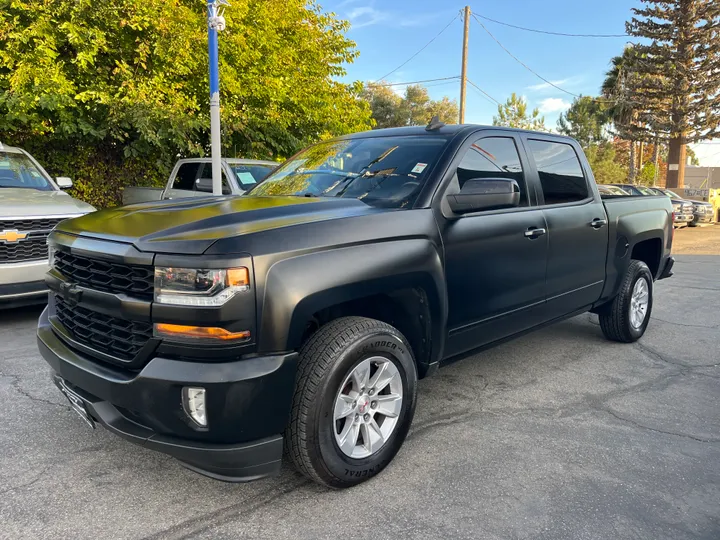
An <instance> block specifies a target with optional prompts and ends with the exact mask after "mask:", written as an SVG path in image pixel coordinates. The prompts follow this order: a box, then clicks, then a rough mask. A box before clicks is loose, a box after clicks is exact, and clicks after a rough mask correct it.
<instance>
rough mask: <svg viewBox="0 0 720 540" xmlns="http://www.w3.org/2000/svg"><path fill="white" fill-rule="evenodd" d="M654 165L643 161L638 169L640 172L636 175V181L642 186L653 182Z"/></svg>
mask: <svg viewBox="0 0 720 540" xmlns="http://www.w3.org/2000/svg"><path fill="white" fill-rule="evenodd" d="M655 174H656V170H655V165H654V164H652V163H649V162H648V163H645V164H644V165H643V166H642V168H641V169H640V174H638V176H637V183H638V184H642V185H644V186H652V185H653V184H654V183H655Z"/></svg>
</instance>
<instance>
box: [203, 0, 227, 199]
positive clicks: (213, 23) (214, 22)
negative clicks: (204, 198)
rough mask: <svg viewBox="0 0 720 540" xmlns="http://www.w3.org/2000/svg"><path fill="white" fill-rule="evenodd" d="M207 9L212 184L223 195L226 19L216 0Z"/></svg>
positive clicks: (215, 191) (217, 193) (216, 192)
mask: <svg viewBox="0 0 720 540" xmlns="http://www.w3.org/2000/svg"><path fill="white" fill-rule="evenodd" d="M223 3H225V2H223ZM207 10H208V59H209V60H210V149H211V156H212V186H213V195H222V165H221V160H222V157H221V146H220V74H219V69H218V68H219V66H218V63H219V61H218V30H222V29H224V28H225V19H224V18H223V17H222V16H221V15H220V16H218V4H217V3H216V2H215V1H212V2H210V1H209V2H208V4H207Z"/></svg>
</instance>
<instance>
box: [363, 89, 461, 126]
mask: <svg viewBox="0 0 720 540" xmlns="http://www.w3.org/2000/svg"><path fill="white" fill-rule="evenodd" d="M362 97H363V99H365V101H367V102H368V103H369V104H370V108H371V109H372V117H373V120H374V121H375V127H376V128H387V127H399V126H421V125H425V124H427V123H428V122H429V121H430V120H431V119H432V117H433V116H436V115H437V116H438V117H439V118H440V120H441V121H442V122H445V123H446V124H457V121H458V114H459V112H458V104H457V101H455V100H454V99H452V100H451V99H450V98H448V97H447V96H445V97H443V98H442V99H439V100H433V99H430V95H429V94H428V91H427V88H425V87H423V86H421V85H410V86H408V87H406V88H405V94H404V95H403V96H400V95H398V94H396V93H395V92H394V91H393V90H392V89H391V88H390V87H389V86H386V85H384V83H382V82H380V83H368V84H367V85H366V86H365V88H364V89H363V92H362Z"/></svg>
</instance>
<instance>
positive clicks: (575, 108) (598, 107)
mask: <svg viewBox="0 0 720 540" xmlns="http://www.w3.org/2000/svg"><path fill="white" fill-rule="evenodd" d="M609 121H610V116H609V112H608V107H607V105H605V104H604V103H603V102H601V101H598V100H597V99H596V98H592V97H588V96H581V97H579V98H575V100H574V101H573V103H572V105H571V106H570V108H569V109H568V110H567V111H566V112H565V113H563V114H561V115H560V118H558V123H557V127H558V132H560V133H562V134H563V135H568V136H569V137H572V138H574V139H577V141H578V142H579V143H580V145H581V146H582V147H583V148H588V147H589V146H590V145H592V144H597V143H599V142H602V141H604V140H606V139H607V135H606V131H607V125H608V123H609Z"/></svg>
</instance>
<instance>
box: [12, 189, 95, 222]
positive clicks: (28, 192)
mask: <svg viewBox="0 0 720 540" xmlns="http://www.w3.org/2000/svg"><path fill="white" fill-rule="evenodd" d="M93 210H95V209H94V208H93V207H92V206H90V205H89V204H86V203H84V202H82V201H78V200H77V199H73V198H72V197H71V196H70V195H68V194H67V193H65V192H63V191H39V190H37V189H24V188H0V215H2V216H13V217H48V216H61V215H72V214H84V213H88V212H92V211H93Z"/></svg>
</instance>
